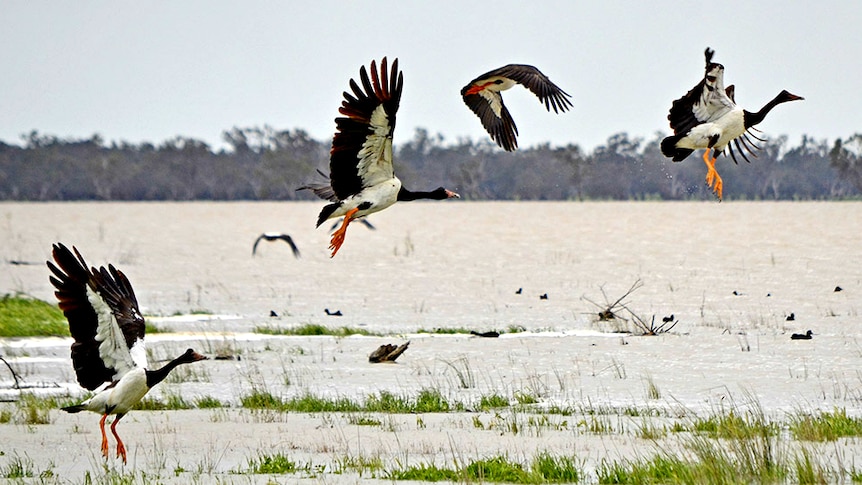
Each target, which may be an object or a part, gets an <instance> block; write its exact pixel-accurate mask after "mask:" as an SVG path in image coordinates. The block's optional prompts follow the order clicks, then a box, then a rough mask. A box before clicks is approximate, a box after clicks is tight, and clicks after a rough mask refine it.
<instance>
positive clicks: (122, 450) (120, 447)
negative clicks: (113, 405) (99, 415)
mask: <svg viewBox="0 0 862 485" xmlns="http://www.w3.org/2000/svg"><path fill="white" fill-rule="evenodd" d="M123 416H124V415H123V414H118V415H117V418H116V419H114V422H113V423H111V433H114V438H117V457H118V458H122V459H123V463H126V445H124V444H123V440H121V439H120V435H118V434H117V423H118V422H120V419H121V418H122V417H123ZM105 453H107V447H106V448H105Z"/></svg>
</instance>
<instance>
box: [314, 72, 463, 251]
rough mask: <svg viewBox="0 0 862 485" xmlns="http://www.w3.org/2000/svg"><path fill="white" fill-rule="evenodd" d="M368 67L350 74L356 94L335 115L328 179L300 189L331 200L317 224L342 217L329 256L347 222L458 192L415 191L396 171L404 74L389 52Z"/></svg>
mask: <svg viewBox="0 0 862 485" xmlns="http://www.w3.org/2000/svg"><path fill="white" fill-rule="evenodd" d="M369 71H370V76H369ZM369 71H366V69H365V66H362V67H361V68H360V69H359V84H358V83H357V82H356V81H354V80H353V79H351V80H350V90H351V91H352V93H348V92H346V91H345V92H344V101H342V102H341V107H340V108H339V109H338V112H339V113H341V114H342V115H343V116H340V117H338V118H336V119H335V126H336V132H335V136H334V137H333V139H332V149H331V151H330V153H329V183H328V184H308V185H305V186H303V187H300V188H299V189H298V190H302V189H309V190H311V191H313V192H314V193H315V194H316V195H317V196H318V197H320V198H322V199H325V200H328V201H330V202H331V203H329V204H327V205H326V206H324V207H323V209H322V210H321V211H320V215H319V216H318V218H317V227H320V225H321V224H323V222H324V221H326V220H327V219H333V218H338V217H343V218H344V220H343V222H342V223H341V227H339V228H338V229H336V230H335V232H334V233H333V234H332V238H331V240H330V244H329V249H330V250H332V255H331V257H334V256H335V254H336V253H337V252H338V250H339V249H340V248H341V245H342V244H343V243H344V236H345V234H346V233H347V226H348V225H349V224H350V222H351V221H353V220H355V219H359V218H361V217H364V216H366V215H368V214H373V213H375V212H379V211H382V210H383V209H386V208H387V207H389V206H391V205H392V204H394V203H395V202H398V201H402V202H406V201H411V200H418V199H432V200H443V199H450V198H453V197H455V198H458V197H460V196H459V195H458V194H456V193H455V192H452V191H450V190H447V189H445V188H443V187H438V188H437V189H434V190H432V191H430V192H413V191H410V190H408V189H407V188H406V187H404V186H403V185H402V184H401V181H400V180H399V179H398V177H396V176H395V171H394V169H393V167H392V132H393V131H394V130H395V114H396V113H397V112H398V105H399V103H400V102H401V90H402V88H403V86H404V76H403V74H402V73H401V72H400V71H399V70H398V59H395V60H394V61H393V62H392V69H391V71H390V70H389V65H388V62H387V60H386V58H385V57H384V58H383V59H382V60H381V61H380V70H379V71H378V70H377V64H376V63H375V62H374V61H371V68H370V70H369ZM360 84H361V86H360Z"/></svg>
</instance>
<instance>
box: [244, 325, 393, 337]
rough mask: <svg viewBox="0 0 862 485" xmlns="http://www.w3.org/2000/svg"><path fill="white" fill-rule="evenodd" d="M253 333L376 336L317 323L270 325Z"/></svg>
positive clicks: (350, 328) (359, 330)
mask: <svg viewBox="0 0 862 485" xmlns="http://www.w3.org/2000/svg"><path fill="white" fill-rule="evenodd" d="M254 333H261V334H264V335H296V336H318V335H329V336H332V337H349V336H351V335H367V336H373V335H377V334H374V333H371V332H369V331H368V330H364V329H361V328H354V327H337V328H329V327H327V326H325V325H320V324H317V323H306V324H303V325H298V326H295V327H274V326H270V325H265V326H257V327H254Z"/></svg>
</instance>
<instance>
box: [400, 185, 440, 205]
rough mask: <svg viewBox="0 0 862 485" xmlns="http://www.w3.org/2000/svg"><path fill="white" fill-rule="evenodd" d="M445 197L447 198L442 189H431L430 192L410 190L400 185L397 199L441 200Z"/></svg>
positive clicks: (404, 200) (407, 200) (405, 200)
mask: <svg viewBox="0 0 862 485" xmlns="http://www.w3.org/2000/svg"><path fill="white" fill-rule="evenodd" d="M446 198H448V196H447V195H446V192H445V191H444V190H442V189H437V190H432V191H431V192H412V191H410V190H407V189H405V188H404V187H403V186H402V187H401V190H399V191H398V200H399V201H402V202H409V201H411V200H419V199H433V200H443V199H446Z"/></svg>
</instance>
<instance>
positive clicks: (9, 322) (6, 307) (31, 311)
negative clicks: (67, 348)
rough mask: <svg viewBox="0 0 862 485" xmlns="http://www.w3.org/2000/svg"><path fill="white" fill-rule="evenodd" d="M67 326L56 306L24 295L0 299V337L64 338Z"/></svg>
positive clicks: (67, 333) (67, 331) (7, 295)
mask: <svg viewBox="0 0 862 485" xmlns="http://www.w3.org/2000/svg"><path fill="white" fill-rule="evenodd" d="M68 335H69V326H68V324H67V323H66V317H64V316H63V312H61V311H60V309H59V308H57V306H56V305H52V304H50V303H46V302H44V301H42V300H37V299H35V298H30V297H27V296H25V295H21V294H16V295H9V294H6V295H4V296H3V297H2V298H0V337H66V336H68Z"/></svg>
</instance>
